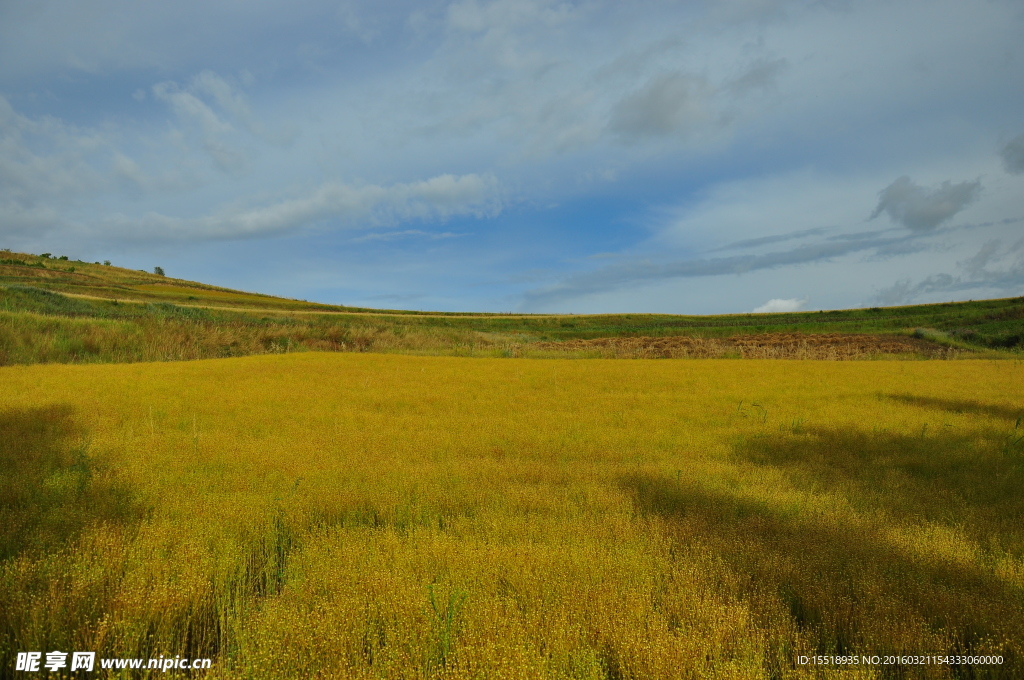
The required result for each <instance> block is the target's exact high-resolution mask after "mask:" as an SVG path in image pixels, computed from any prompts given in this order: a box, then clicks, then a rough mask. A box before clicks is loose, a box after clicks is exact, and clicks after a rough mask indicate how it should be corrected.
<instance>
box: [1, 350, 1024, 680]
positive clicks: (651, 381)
mask: <svg viewBox="0 0 1024 680" xmlns="http://www.w3.org/2000/svg"><path fill="white" fill-rule="evenodd" d="M1022 415H1024V363H1021V362H1019V361H964V362H959V361H958V362H947V361H911V362H903V361H879V362H848V363H847V362H813V361H801V362H794V361H756V360H751V361H728V360H717V361H716V360H664V361H614V360H588V361H559V360H528V359H469V358H451V357H421V356H398V355H372V354H322V353H307V354H292V355H267V356H259V357H247V358H239V359H223V360H216V361H196V362H182V363H157V364H130V365H45V366H27V367H21V366H9V367H3V368H0V527H2V529H0V659H3V663H4V665H3V667H2V668H0V675H4V674H11V673H13V671H11V670H10V669H12V668H13V665H12V663H11V662H10V659H11V658H12V656H13V654H14V653H15V652H18V651H26V650H45V651H49V650H53V649H60V650H64V651H68V650H86V651H90V650H91V651H95V652H97V656H98V657H102V656H111V657H113V656H120V657H135V656H138V657H157V656H160V655H164V656H171V657H173V656H175V655H181V656H186V657H212V658H213V659H214V663H213V668H212V670H211V671H208V672H207V674H206V676H205V677H211V678H220V677H224V678H292V677H294V678H317V677H321V678H428V677H429V678H434V677H436V678H453V679H454V678H467V679H468V678H509V679H512V678H578V679H583V678H593V679H595V680H596V679H599V678H607V679H613V678H614V679H626V678H637V679H648V678H705V677H710V678H716V677H722V678H789V677H841V678H844V679H845V678H859V677H939V678H941V677H1005V678H1012V677H1021V676H1022V675H1024V648H1022V643H1024V494H1022V490H1024V423H1022V422H1021V420H1020V417H1021V416H1022ZM854 653H855V654H858V655H859V654H878V655H886V654H898V653H902V654H925V653H927V654H972V655H982V654H983V655H989V654H995V655H1001V656H1002V658H1003V664H1002V665H998V666H985V667H982V666H974V667H965V666H956V667H950V666H915V667H900V668H893V667H888V668H882V667H863V666H861V667H856V668H853V669H849V670H843V671H821V669H815V668H812V667H810V666H807V665H800V664H798V663H796V659H797V657H798V656H799V655H813V654H854ZM22 675H23V674H22ZM88 677H102V672H97V673H94V674H92V675H90V676H88Z"/></svg>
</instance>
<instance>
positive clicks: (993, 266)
mask: <svg viewBox="0 0 1024 680" xmlns="http://www.w3.org/2000/svg"><path fill="white" fill-rule="evenodd" d="M957 269H958V270H959V272H958V273H954V274H950V273H939V274H932V275H930V276H927V277H925V278H924V279H921V280H920V281H918V282H916V283H914V282H913V281H912V280H910V279H902V280H900V281H897V282H896V283H894V284H893V285H891V286H888V287H886V288H883V289H882V290H880V291H879V292H878V293H877V294H876V295H875V299H876V300H877V301H878V302H879V303H881V304H883V305H900V304H908V303H912V302H915V301H917V300H919V299H921V298H922V297H924V296H927V295H932V296H934V295H935V294H937V293H941V294H943V295H963V294H965V293H967V292H969V291H984V292H985V293H986V294H994V295H1007V296H1012V295H1018V294H1020V293H1021V292H1022V291H1024V239H1019V240H1017V241H1015V242H1013V243H1010V244H1006V243H1005V242H1003V241H1000V240H996V239H994V240H991V241H989V242H987V243H986V244H985V245H983V246H982V247H981V249H980V250H978V252H977V253H975V254H974V255H973V256H971V257H969V258H967V259H965V260H962V261H960V262H958V263H957Z"/></svg>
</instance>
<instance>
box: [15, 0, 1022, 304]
mask: <svg viewBox="0 0 1024 680" xmlns="http://www.w3.org/2000/svg"><path fill="white" fill-rule="evenodd" d="M1022 35H1024V3H1021V2H1019V0H974V1H970V2H968V1H967V0H857V1H853V0H689V1H686V2H670V1H669V0H651V1H647V2H645V1H641V0H638V1H635V2H629V3H623V2H613V1H610V0H593V1H590V0H586V1H580V2H548V1H545V0H493V1H485V0H457V1H456V2H435V1H433V0H426V1H419V2H402V1H399V0H376V1H374V2H358V1H352V2H339V1H332V2H327V1H322V2H321V1H319V0H312V1H309V2H294V1H293V2H287V3H285V2H274V1H271V0H248V1H246V2H241V1H240V0H202V1H201V2H198V1H195V0H178V2H174V3H166V2H155V1H151V0H98V1H97V2H90V3H82V2H76V1H71V0H4V1H3V2H0V248H9V249H11V250H14V251H20V252H32V253H41V252H51V253H53V254H54V255H68V256H69V257H71V259H82V260H86V261H102V260H111V261H112V262H113V263H114V264H116V265H120V266H124V267H129V268H132V269H146V270H152V268H153V267H155V266H160V267H162V268H163V269H164V270H165V271H166V272H167V275H168V276H172V277H178V278H185V279H191V280H196V281H202V282H204V283H211V284H216V285H222V286H227V287H231V288H236V289H241V290H248V291H255V292H262V293H269V294H273V295H281V296H285V297H290V298H297V299H306V300H310V301H318V302H325V303H332V304H346V305H359V306H368V307H378V308H401V309H422V310H443V311H460V310H461V311H494V312H510V311H511V312H564V313H577V314H579V313H613V312H637V313H639V312H658V313H677V314H718V313H741V312H751V311H761V312H771V311H792V310H797V309H804V310H817V309H844V308H856V307H861V306H884V305H901V304H911V303H926V302H942V301H949V300H967V299H983V298H994V297H1011V296H1017V295H1022V294H1024V41H1022V40H1021V36H1022Z"/></svg>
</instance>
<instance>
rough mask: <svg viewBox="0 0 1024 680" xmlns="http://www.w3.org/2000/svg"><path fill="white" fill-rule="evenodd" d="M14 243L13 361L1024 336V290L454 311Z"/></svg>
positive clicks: (6, 302)
mask: <svg viewBox="0 0 1024 680" xmlns="http://www.w3.org/2000/svg"><path fill="white" fill-rule="evenodd" d="M4 255H6V256H7V257H6V258H5V259H2V260H0V365H3V364H26V363H39V362H111V361H114V362H117V361H163V360H175V359H201V358H213V357H226V356H240V355H250V354H261V353H273V352H289V351H308V350H314V351H377V352H412V353H429V354H449V355H463V354H470V355H492V356H554V355H563V356H565V355H571V356H577V355H578V356H609V357H613V356H654V355H658V356H660V355H659V354H652V353H651V352H647V353H644V352H639V353H638V352H635V351H632V352H626V351H623V350H622V348H621V347H620V348H619V349H618V350H616V349H615V348H611V349H602V348H594V347H590V348H583V349H579V348H577V349H571V348H569V347H568V346H566V347H564V348H563V347H560V346H559V345H558V343H566V342H568V341H580V340H592V339H598V338H636V337H645V338H671V337H676V336H687V337H695V338H701V339H706V340H708V342H707V343H705V345H706V346H702V347H701V348H699V351H697V352H696V353H695V354H693V355H694V356H730V355H731V353H732V352H733V350H732V349H730V347H729V346H728V343H726V344H724V345H723V344H722V343H716V342H714V341H715V340H723V339H729V338H736V337H739V336H748V335H755V334H808V333H814V334H825V333H841V334H876V335H877V334H882V335H892V334H904V335H907V334H916V336H917V337H918V338H920V339H922V340H923V341H925V344H927V343H932V344H933V345H934V346H939V345H943V346H950V347H955V348H959V349H961V350H975V351H976V350H1007V349H1008V350H1013V351H1020V349H1021V348H1024V298H1014V299H1004V300H983V301H978V302H966V303H946V304H936V305H916V306H908V307H894V308H872V309H855V310H838V311H825V312H803V313H789V314H734V315H719V316H681V315H659V314H605V315H579V316H574V315H512V314H440V313H417V312H394V311H386V310H363V309H356V308H348V307H341V306H329V305H318V304H314V303H308V302H304V301H298V300H284V299H281V298H274V297H270V296H263V295H255V294H250V293H243V292H239V291H231V290H228V289H224V288H216V287H213V286H205V285H203V284H197V283H192V282H188V281H181V280H177V279H167V278H165V277H161V276H157V275H154V274H147V273H145V272H133V271H131V270H125V269H119V268H117V267H110V266H105V265H96V264H88V263H79V262H71V261H64V260H52V259H43V258H39V257H37V256H31V255H23V254H14V253H4ZM921 347H923V345H921V346H919V347H918V348H917V349H914V348H911V350H909V351H918V350H920V349H921ZM741 354H742V353H741ZM673 356H674V355H673ZM758 356H761V355H758ZM765 356H776V355H770V354H769V355H765ZM779 356H784V355H779Z"/></svg>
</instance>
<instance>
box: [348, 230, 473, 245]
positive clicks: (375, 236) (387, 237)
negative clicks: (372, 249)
mask: <svg viewBox="0 0 1024 680" xmlns="http://www.w3.org/2000/svg"><path fill="white" fill-rule="evenodd" d="M464 235H465V234H456V233H454V232H451V231H444V232H440V233H433V232H429V231H423V230H421V229H403V230H402V231H384V232H375V233H371V234H365V235H363V236H357V237H356V238H354V239H352V241H351V242H352V243H366V242H368V241H396V240H398V239H404V238H410V237H420V238H424V239H428V240H431V241H440V240H442V239H449V238H458V237H459V236H464Z"/></svg>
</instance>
